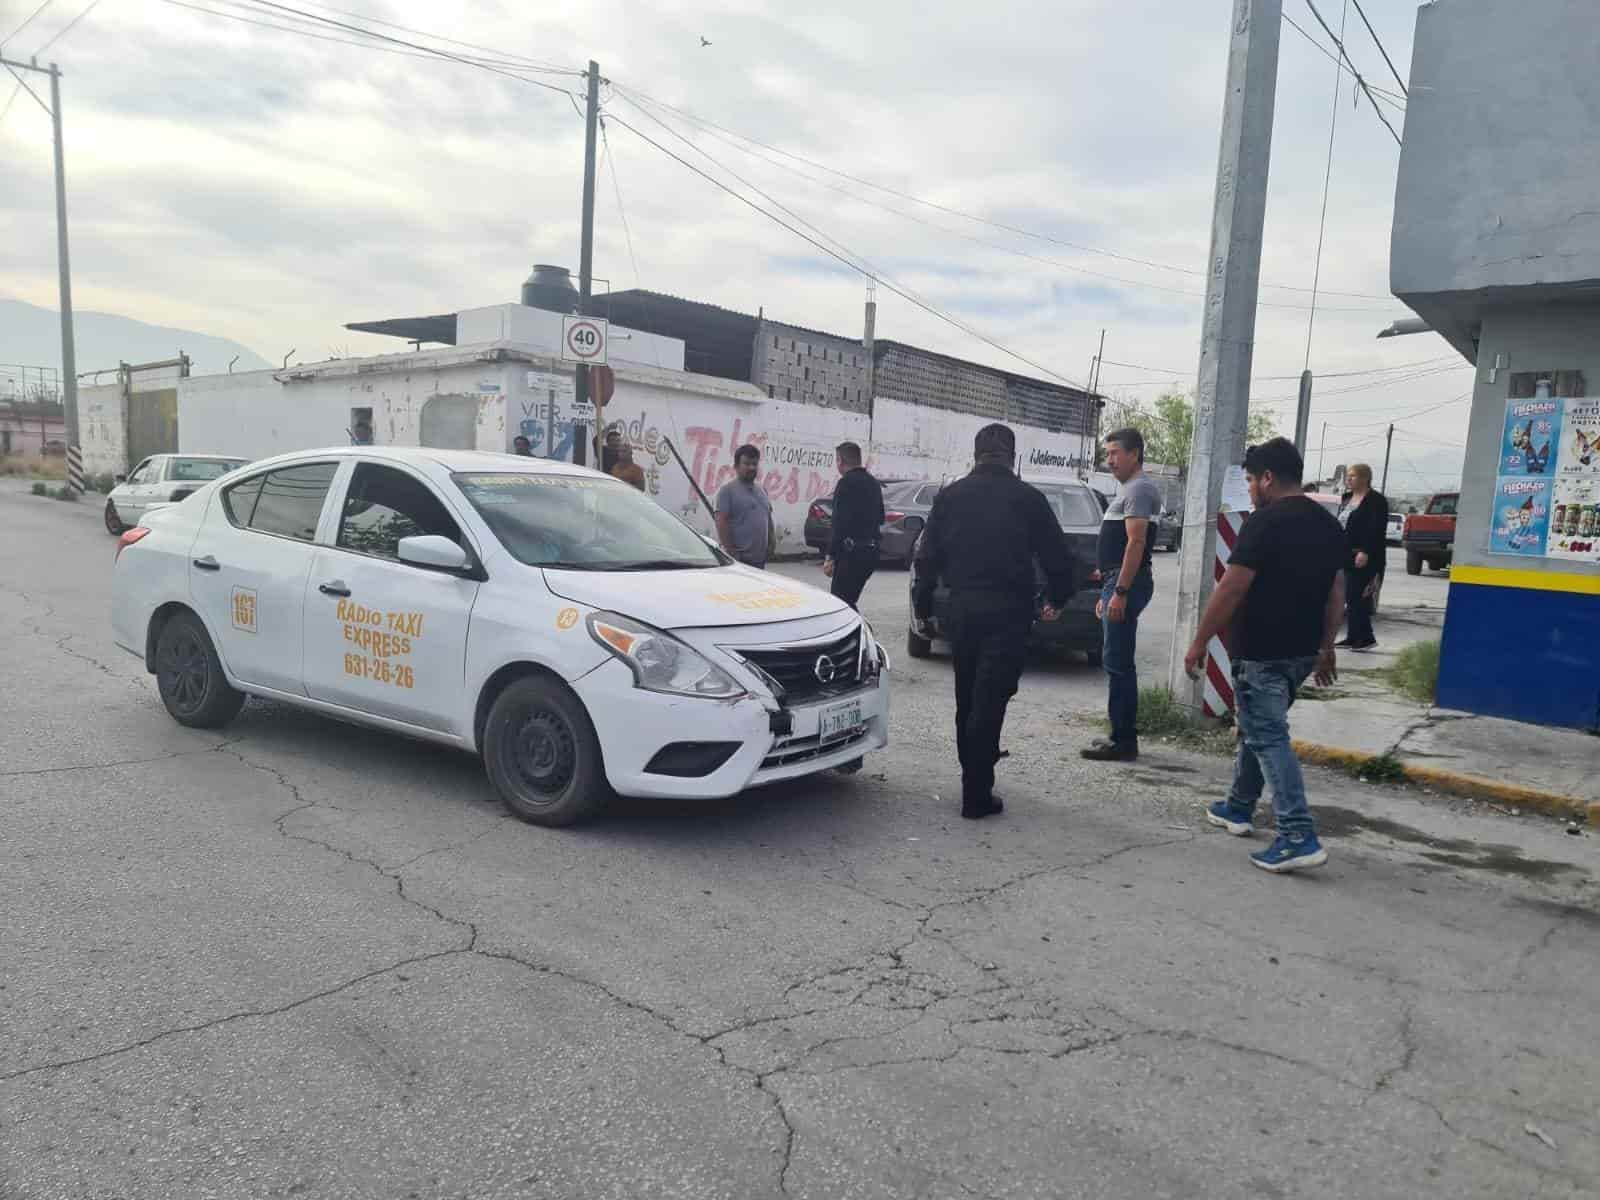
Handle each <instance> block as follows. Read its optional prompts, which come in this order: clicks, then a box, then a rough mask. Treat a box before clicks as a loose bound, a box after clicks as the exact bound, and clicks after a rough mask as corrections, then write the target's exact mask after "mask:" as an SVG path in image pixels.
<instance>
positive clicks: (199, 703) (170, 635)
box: [156, 612, 244, 729]
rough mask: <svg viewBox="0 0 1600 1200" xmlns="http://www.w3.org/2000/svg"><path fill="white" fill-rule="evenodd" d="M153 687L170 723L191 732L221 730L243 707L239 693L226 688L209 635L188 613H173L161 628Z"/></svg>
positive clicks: (198, 621)
mask: <svg viewBox="0 0 1600 1200" xmlns="http://www.w3.org/2000/svg"><path fill="white" fill-rule="evenodd" d="M156 687H157V689H158V690H159V691H160V692H161V703H163V704H165V705H166V706H167V711H168V712H169V713H171V714H172V719H173V720H174V721H176V722H177V723H178V724H180V725H187V726H189V727H190V728H193V729H216V728H219V727H220V726H223V725H226V724H227V723H228V722H229V721H231V720H233V719H234V717H236V716H238V715H239V710H240V709H241V708H243V707H244V693H243V692H240V691H235V690H234V689H233V688H232V687H231V686H230V685H229V684H228V680H227V677H226V676H224V675H223V673H222V661H221V660H220V659H219V658H218V657H217V651H216V647H214V646H213V645H212V644H211V635H210V634H208V633H207V632H206V627H205V626H204V625H202V624H201V623H200V618H199V617H197V616H195V615H194V614H193V613H191V612H181V613H178V614H176V615H175V616H173V617H172V619H171V620H169V621H168V622H167V623H166V624H165V625H163V626H162V627H161V634H160V636H159V637H157V639H156Z"/></svg>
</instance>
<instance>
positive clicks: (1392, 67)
mask: <svg viewBox="0 0 1600 1200" xmlns="http://www.w3.org/2000/svg"><path fill="white" fill-rule="evenodd" d="M1353 2H1354V4H1355V6H1356V12H1357V14H1359V15H1360V17H1361V23H1362V24H1363V25H1365V26H1366V27H1367V32H1368V33H1369V34H1371V35H1372V44H1373V45H1374V46H1376V47H1377V48H1378V53H1379V54H1381V55H1383V61H1384V62H1386V63H1388V64H1389V74H1391V75H1393V76H1394V81H1395V82H1396V83H1398V84H1399V85H1400V94H1401V95H1402V96H1404V97H1405V98H1406V99H1408V100H1409V99H1410V98H1411V93H1410V92H1409V91H1407V90H1406V81H1405V80H1404V79H1401V78H1400V72H1399V71H1397V70H1395V65H1394V59H1392V58H1390V57H1389V52H1388V51H1387V50H1385V49H1384V48H1383V39H1382V38H1380V37H1379V36H1378V31H1377V30H1376V29H1374V28H1373V27H1372V22H1371V21H1369V20H1367V13H1366V10H1365V9H1363V8H1362V7H1361V0H1353Z"/></svg>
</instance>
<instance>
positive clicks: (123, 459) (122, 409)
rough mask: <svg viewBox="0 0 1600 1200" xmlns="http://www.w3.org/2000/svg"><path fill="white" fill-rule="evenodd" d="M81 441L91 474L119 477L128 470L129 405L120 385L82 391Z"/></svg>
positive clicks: (80, 410)
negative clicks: (118, 475)
mask: <svg viewBox="0 0 1600 1200" xmlns="http://www.w3.org/2000/svg"><path fill="white" fill-rule="evenodd" d="M78 442H79V444H80V445H81V446H82V447H83V469H84V470H85V471H86V472H88V473H89V474H90V475H104V474H110V475H116V474H120V473H122V472H123V471H126V470H127V469H128V428H127V413H126V406H125V405H124V404H123V402H122V385H121V384H120V383H103V384H100V385H98V386H96V387H80V388H79V389H78Z"/></svg>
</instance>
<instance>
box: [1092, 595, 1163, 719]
mask: <svg viewBox="0 0 1600 1200" xmlns="http://www.w3.org/2000/svg"><path fill="white" fill-rule="evenodd" d="M1105 576H1106V581H1105V584H1104V585H1103V586H1102V587H1101V589H1100V599H1101V600H1102V601H1103V602H1104V603H1105V606H1106V616H1104V617H1103V618H1101V621H1100V628H1101V637H1102V641H1101V660H1102V662H1103V664H1104V666H1105V670H1106V715H1107V716H1108V717H1110V718H1111V742H1112V744H1113V745H1116V746H1137V745H1138V744H1139V729H1138V722H1139V668H1138V665H1137V664H1136V663H1135V661H1134V652H1135V650H1137V648H1138V643H1139V614H1140V613H1142V612H1143V611H1144V610H1145V606H1146V605H1148V604H1149V603H1150V597H1151V596H1153V595H1155V590H1156V579H1155V575H1154V574H1152V573H1151V571H1150V569H1149V568H1148V567H1146V568H1145V569H1144V570H1142V571H1140V572H1139V574H1138V575H1136V576H1134V580H1133V583H1132V585H1131V586H1130V587H1129V588H1128V596H1127V600H1128V611H1127V615H1126V616H1125V617H1124V618H1123V619H1122V620H1120V621H1113V620H1112V619H1111V615H1110V609H1111V600H1112V597H1114V596H1115V595H1116V590H1117V569H1116V568H1115V567H1113V568H1112V569H1111V570H1109V571H1107V572H1105Z"/></svg>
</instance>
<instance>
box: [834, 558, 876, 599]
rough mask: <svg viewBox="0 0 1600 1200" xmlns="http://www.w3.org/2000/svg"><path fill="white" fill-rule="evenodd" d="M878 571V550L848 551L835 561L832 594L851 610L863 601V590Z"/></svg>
mask: <svg viewBox="0 0 1600 1200" xmlns="http://www.w3.org/2000/svg"><path fill="white" fill-rule="evenodd" d="M877 569H878V548H877V546H873V547H872V549H871V550H846V551H844V552H842V553H841V554H840V555H839V557H838V558H836V559H834V560H833V587H832V589H831V590H832V592H833V594H834V595H835V596H837V597H839V599H841V600H843V601H844V602H845V603H846V604H848V605H849V606H850V607H851V608H855V607H856V606H857V602H858V601H859V600H860V599H861V589H863V588H864V587H866V586H867V580H869V579H871V578H872V573H873V572H874V571H876V570H877Z"/></svg>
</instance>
